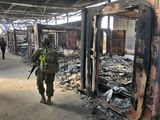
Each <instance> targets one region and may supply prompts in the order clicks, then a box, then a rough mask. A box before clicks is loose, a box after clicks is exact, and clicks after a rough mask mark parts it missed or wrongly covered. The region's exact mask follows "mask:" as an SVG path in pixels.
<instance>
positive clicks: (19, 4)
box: [0, 1, 80, 10]
mask: <svg viewBox="0 0 160 120" xmlns="http://www.w3.org/2000/svg"><path fill="white" fill-rule="evenodd" d="M0 3H1V4H11V5H17V6H24V7H36V8H48V9H63V10H69V9H72V10H76V9H80V8H78V7H55V6H48V5H43V6H41V5H34V4H28V3H17V2H9V1H0Z"/></svg>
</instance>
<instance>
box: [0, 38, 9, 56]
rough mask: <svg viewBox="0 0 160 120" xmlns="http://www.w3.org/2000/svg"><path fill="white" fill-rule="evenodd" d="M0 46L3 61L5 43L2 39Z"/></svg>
mask: <svg viewBox="0 0 160 120" xmlns="http://www.w3.org/2000/svg"><path fill="white" fill-rule="evenodd" d="M0 46H1V51H2V59H5V52H6V46H7V44H6V42H5V40H4V38H3V37H2V38H1V40H0Z"/></svg>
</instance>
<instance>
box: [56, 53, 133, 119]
mask: <svg viewBox="0 0 160 120" xmlns="http://www.w3.org/2000/svg"><path fill="white" fill-rule="evenodd" d="M100 61H101V62H100V76H99V89H100V93H99V96H98V97H97V98H94V99H91V98H90V97H87V96H86V95H81V96H82V97H81V99H83V100H85V101H86V105H88V106H89V107H90V109H91V114H92V115H93V116H94V117H96V120H126V119H127V118H125V117H124V116H125V115H124V113H126V112H127V111H128V110H129V108H130V105H131V100H130V91H131V82H132V80H131V79H132V71H133V61H132V60H130V59H128V58H124V57H120V56H113V57H112V58H110V57H109V56H101V57H100ZM59 63H60V71H59V72H58V73H57V77H58V80H59V81H58V83H59V85H60V86H61V87H63V88H64V91H66V90H74V91H77V90H78V89H79V88H80V57H79V56H78V55H77V56H63V57H61V59H60V61H59ZM84 106H85V105H84Z"/></svg>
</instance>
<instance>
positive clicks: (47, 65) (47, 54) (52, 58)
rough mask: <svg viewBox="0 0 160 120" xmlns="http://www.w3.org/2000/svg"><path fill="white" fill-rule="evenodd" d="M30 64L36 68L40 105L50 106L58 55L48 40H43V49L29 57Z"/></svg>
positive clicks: (57, 66)
mask: <svg viewBox="0 0 160 120" xmlns="http://www.w3.org/2000/svg"><path fill="white" fill-rule="evenodd" d="M31 59H32V62H33V63H34V64H35V65H36V66H37V69H36V72H35V73H36V76H37V86H38V90H39V93H40V95H41V97H42V98H41V100H40V102H41V103H45V104H48V105H51V104H52V101H51V97H52V96H53V93H54V86H53V82H54V77H55V73H56V72H57V71H58V68H59V64H58V54H57V52H56V50H55V49H53V47H51V45H50V41H49V40H48V39H45V40H44V43H43V47H42V48H40V49H38V50H37V51H36V52H35V53H34V54H33V55H32V57H31ZM43 82H45V83H46V95H47V96H48V99H47V100H46V98H45V94H44V93H45V88H44V85H43Z"/></svg>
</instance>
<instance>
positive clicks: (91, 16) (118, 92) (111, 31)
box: [0, 0, 160, 120]
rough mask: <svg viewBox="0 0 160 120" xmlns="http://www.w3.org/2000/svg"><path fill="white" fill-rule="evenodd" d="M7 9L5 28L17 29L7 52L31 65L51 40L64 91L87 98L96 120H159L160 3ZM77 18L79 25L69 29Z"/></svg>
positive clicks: (26, 3) (31, 4)
mask: <svg viewBox="0 0 160 120" xmlns="http://www.w3.org/2000/svg"><path fill="white" fill-rule="evenodd" d="M0 5H1V7H0V11H1V12H0V15H1V18H2V19H5V22H4V21H3V24H6V25H7V24H9V25H11V26H12V27H13V29H12V30H9V29H8V31H7V32H6V35H7V38H8V39H7V43H8V50H9V51H10V52H11V53H12V54H18V55H21V56H22V57H25V59H27V61H30V57H31V56H32V55H33V53H34V51H35V50H37V49H38V48H41V47H42V43H43V41H44V39H45V38H49V40H50V44H52V47H55V46H56V47H57V48H58V50H59V51H58V52H59V53H60V60H59V64H60V67H59V68H60V69H59V72H58V73H57V74H56V78H57V83H58V84H59V85H60V86H61V87H64V88H65V90H63V91H66V90H73V91H75V92H76V93H79V94H81V95H82V94H85V97H84V98H83V99H87V100H88V101H87V102H89V103H91V104H92V105H91V106H92V108H91V113H92V114H98V115H99V116H100V117H97V118H96V119H98V120H99V119H104V120H107V119H110V120H112V119H113V120H124V119H128V120H152V119H153V120H159V119H160V107H159V104H160V96H159V91H160V87H159V86H160V85H159V84H160V82H159V79H160V78H159V69H160V66H159V38H160V36H159V35H160V23H159V21H160V19H159V18H160V2H159V1H157V0H72V1H65V0H60V1H55V0H46V1H45V0H42V1H39V2H37V1H36V0H32V1H31V0H23V1H20V0H8V1H5V0H1V1H0ZM74 16H79V17H80V20H79V21H78V22H70V21H71V20H70V18H71V17H74ZM104 17H105V20H103V18H104ZM73 19H75V18H73ZM17 21H18V23H17ZM19 21H20V22H19ZM59 21H65V23H63V22H62V23H63V24H58V23H59ZM15 23H16V24H19V25H20V26H21V25H25V29H17V28H15ZM102 23H105V24H106V26H105V27H102ZM71 54H72V55H71ZM91 100H92V101H91ZM90 101H91V102H90ZM88 114H90V113H88Z"/></svg>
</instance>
